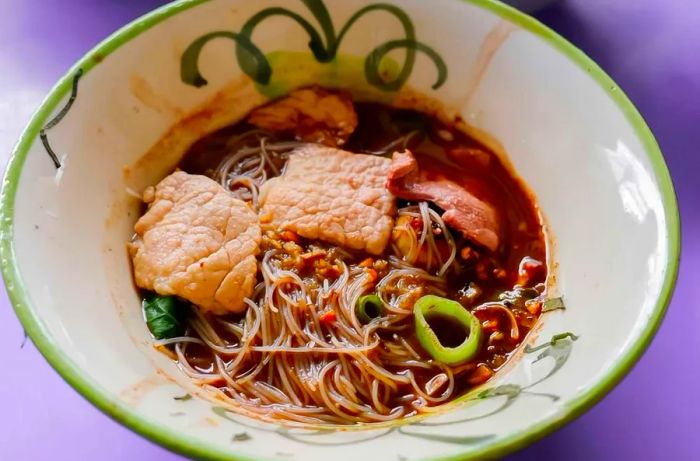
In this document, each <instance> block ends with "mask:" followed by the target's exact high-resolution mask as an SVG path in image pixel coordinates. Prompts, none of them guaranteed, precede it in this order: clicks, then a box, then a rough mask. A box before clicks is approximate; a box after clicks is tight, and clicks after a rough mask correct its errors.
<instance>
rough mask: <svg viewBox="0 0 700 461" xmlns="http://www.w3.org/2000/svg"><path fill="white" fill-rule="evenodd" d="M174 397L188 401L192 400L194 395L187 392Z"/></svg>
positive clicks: (181, 400)
mask: <svg viewBox="0 0 700 461" xmlns="http://www.w3.org/2000/svg"><path fill="white" fill-rule="evenodd" d="M173 399H175V400H177V401H179V402H187V401H188V400H192V395H191V394H185V395H181V396H179V397H173Z"/></svg>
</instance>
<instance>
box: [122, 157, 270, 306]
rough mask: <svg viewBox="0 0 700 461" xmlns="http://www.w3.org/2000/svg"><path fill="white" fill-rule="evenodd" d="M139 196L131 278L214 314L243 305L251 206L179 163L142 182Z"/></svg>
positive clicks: (254, 230)
mask: <svg viewBox="0 0 700 461" xmlns="http://www.w3.org/2000/svg"><path fill="white" fill-rule="evenodd" d="M144 201H145V202H146V203H147V204H148V211H146V213H145V214H144V215H143V216H142V217H141V218H140V219H139V220H138V222H137V223H136V225H135V226H134V230H135V232H136V239H135V241H134V242H133V243H132V244H131V253H132V258H133V263H134V278H135V280H136V284H137V285H138V286H139V287H140V288H144V289H147V290H151V291H155V292H156V293H158V294H160V295H176V296H179V297H181V298H184V299H186V300H188V301H191V302H192V303H194V304H196V305H197V306H199V307H200V308H201V309H204V310H207V311H210V312H212V313H215V314H225V313H228V312H241V311H243V310H244V309H245V307H246V305H245V303H244V302H243V299H244V298H245V297H247V296H250V295H251V294H252V293H253V288H254V286H255V276H256V272H257V263H256V260H255V255H256V254H257V253H258V251H259V248H258V245H259V244H260V238H261V236H260V225H259V224H258V218H257V216H256V214H255V212H254V211H253V210H252V209H251V208H250V207H249V206H248V205H247V204H246V203H245V202H243V201H241V200H238V199H236V198H233V197H232V196H231V194H229V193H228V192H226V191H225V190H224V188H223V187H221V186H220V185H219V183H217V182H215V181H213V180H211V179H209V178H207V177H205V176H198V175H190V174H187V173H185V172H182V171H178V172H175V173H173V174H171V175H170V176H168V177H166V178H165V179H163V180H162V181H161V182H160V183H159V184H158V185H157V186H155V188H154V187H149V188H148V189H146V191H145V192H144Z"/></svg>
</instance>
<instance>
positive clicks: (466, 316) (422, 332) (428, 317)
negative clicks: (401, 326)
mask: <svg viewBox="0 0 700 461" xmlns="http://www.w3.org/2000/svg"><path fill="white" fill-rule="evenodd" d="M413 316H414V318H415V322H416V337H417V339H418V342H419V343H420V345H421V346H422V347H423V349H424V350H425V351H426V352H427V353H428V354H430V356H431V357H432V358H433V359H435V360H437V361H438V362H442V363H444V364H446V365H461V364H463V363H466V362H468V361H469V360H471V359H473V358H474V357H475V356H476V354H477V353H478V352H479V346H480V343H481V323H480V322H479V319H477V318H476V317H475V316H474V315H472V314H471V313H470V312H469V311H468V310H466V309H465V308H464V307H463V306H462V305H461V304H460V303H458V302H457V301H453V300H451V299H445V298H441V297H439V296H434V295H427V296H423V297H422V298H420V299H419V300H418V301H416V304H415V305H414V306H413Z"/></svg>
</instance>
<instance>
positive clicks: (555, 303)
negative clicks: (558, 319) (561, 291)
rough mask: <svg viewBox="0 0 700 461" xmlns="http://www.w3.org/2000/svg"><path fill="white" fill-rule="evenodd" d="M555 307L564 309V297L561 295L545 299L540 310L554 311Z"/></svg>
mask: <svg viewBox="0 0 700 461" xmlns="http://www.w3.org/2000/svg"><path fill="white" fill-rule="evenodd" d="M557 309H566V306H565V305H564V299H563V298H561V297H559V298H551V299H548V300H546V301H545V302H544V306H543V307H542V312H551V311H556V310H557Z"/></svg>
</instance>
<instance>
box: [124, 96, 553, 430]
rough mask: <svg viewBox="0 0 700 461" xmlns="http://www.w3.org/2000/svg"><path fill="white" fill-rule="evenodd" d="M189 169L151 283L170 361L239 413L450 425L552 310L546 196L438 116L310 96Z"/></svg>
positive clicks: (295, 420)
mask: <svg viewBox="0 0 700 461" xmlns="http://www.w3.org/2000/svg"><path fill="white" fill-rule="evenodd" d="M178 170H181V171H178V172H176V173H174V174H173V175H171V176H170V177H168V178H166V179H165V180H163V182H161V183H160V184H159V185H157V186H156V187H154V188H149V189H147V191H146V192H145V193H144V200H145V202H147V203H148V209H147V210H146V213H145V214H144V216H143V217H142V218H141V220H139V223H137V225H136V237H135V240H134V241H133V242H132V243H131V244H130V245H131V253H132V256H133V258H134V268H135V279H136V282H137V285H138V286H139V287H141V288H142V289H143V290H144V291H143V293H144V313H145V318H146V320H147V322H148V325H149V328H150V329H151V332H152V333H153V334H154V336H155V338H156V345H157V346H158V347H159V348H160V349H161V350H162V351H163V352H164V353H166V354H168V355H170V356H171V357H172V358H173V360H176V361H177V363H178V364H179V366H180V368H181V370H182V371H183V373H185V374H187V375H188V376H189V377H191V378H192V379H193V380H194V381H195V382H197V383H198V384H200V385H201V386H202V387H203V388H205V389H206V390H207V391H209V392H211V393H213V394H214V395H215V396H217V397H218V398H219V399H220V400H221V401H223V402H226V403H227V405H228V406H230V408H231V409H232V410H234V411H237V412H240V413H243V414H246V415H249V416H254V417H258V418H260V419H263V420H268V421H275V422H282V423H290V424H302V425H303V424H338V425H343V424H357V423H372V422H383V421H391V420H398V419H401V418H405V417H409V416H413V415H417V414H421V413H426V412H431V411H435V409H438V408H440V406H441V405H444V404H445V403H447V402H450V401H452V400H454V399H455V398H458V397H459V396H461V395H464V394H465V393H466V392H468V391H469V390H470V389H472V388H474V387H475V386H478V385H480V384H482V383H484V382H486V381H487V380H488V379H490V378H491V377H492V376H493V375H494V373H495V372H496V371H497V370H498V369H499V368H500V367H502V366H503V364H504V363H505V362H506V361H507V360H508V358H509V356H510V355H511V353H512V352H513V351H514V350H515V349H516V348H517V347H518V345H519V344H520V343H521V342H522V341H523V339H524V338H525V336H526V335H527V334H528V332H529V331H530V329H531V328H532V327H533V326H534V325H535V323H536V321H537V319H538V317H539V315H540V312H541V310H542V306H543V300H544V299H545V285H544V282H545V280H546V277H547V273H548V269H547V266H546V246H545V240H544V234H543V227H542V222H541V220H540V217H539V214H538V212H537V207H536V205H535V203H534V201H533V198H532V196H531V195H530V194H529V193H528V191H527V190H526V189H525V187H524V186H523V185H522V183H521V182H520V181H519V180H518V179H517V178H516V177H514V176H513V174H512V173H511V172H510V171H508V169H507V168H506V167H505V166H504V165H503V164H502V163H501V161H500V160H499V159H498V157H497V156H496V155H494V154H493V153H492V152H491V151H489V150H488V149H487V148H486V147H484V146H483V145H481V144H480V143H479V142H477V141H476V140H474V139H472V138H470V137H468V136H466V135H465V134H464V133H462V132H461V131H459V130H457V129H456V128H454V127H451V126H447V125H445V124H443V123H441V122H439V121H437V120H435V119H433V118H432V117H430V116H428V115H426V114H422V113H419V112H416V111H411V110H399V109H395V108H391V107H389V106H385V105H381V104H377V103H367V102H354V101H352V100H351V99H350V97H349V96H348V95H345V94H342V93H333V92H331V91H328V90H324V89H320V88H310V89H304V90H299V91H297V92H295V93H292V94H291V95H289V96H287V97H285V98H282V99H280V100H278V101H274V102H272V103H270V104H269V105H267V106H265V107H262V108H259V109H256V110H254V111H253V112H252V113H251V114H250V115H249V116H248V117H247V118H246V119H245V120H243V121H241V122H240V123H237V124H235V125H233V126H230V127H227V128H225V129H222V130H220V131H218V132H216V133H213V134H211V135H208V136H206V137H204V138H202V139H201V140H199V141H198V142H196V143H195V144H194V145H193V146H192V147H191V148H190V149H189V151H188V152H187V153H186V155H185V156H184V158H183V159H182V161H181V163H180V165H179V167H178ZM207 178H209V179H207Z"/></svg>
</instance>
